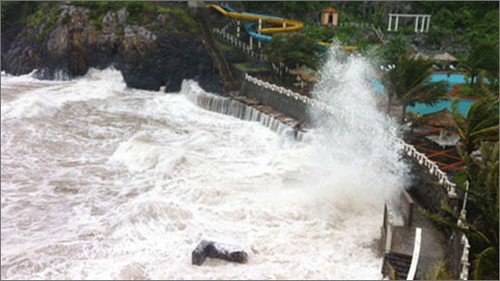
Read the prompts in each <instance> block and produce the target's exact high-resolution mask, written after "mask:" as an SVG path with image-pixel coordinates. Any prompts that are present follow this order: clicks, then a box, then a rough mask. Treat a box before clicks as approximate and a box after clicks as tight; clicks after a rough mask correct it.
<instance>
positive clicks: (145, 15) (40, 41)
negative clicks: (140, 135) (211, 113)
mask: <svg viewBox="0 0 500 281" xmlns="http://www.w3.org/2000/svg"><path fill="white" fill-rule="evenodd" d="M80 2H82V1H80ZM19 3H21V4H15V3H14V4H12V3H10V4H9V5H8V6H7V7H6V8H5V9H4V7H2V25H3V26H6V28H3V29H2V54H1V55H2V61H1V62H2V65H1V68H2V70H4V71H6V72H7V73H10V74H14V75H21V74H26V73H29V72H31V71H33V70H34V69H37V70H38V72H37V74H38V76H39V77H40V78H43V79H61V78H71V77H77V76H81V75H84V74H85V73H86V72H87V71H88V69H89V68H91V67H94V68H99V69H102V68H106V67H109V66H113V67H115V68H116V69H118V70H120V71H121V72H122V74H123V76H124V79H125V82H126V83H127V86H129V87H132V88H140V89H146V90H159V89H160V87H161V86H166V91H172V92H173V91H179V90H180V86H181V82H182V79H189V78H190V79H195V80H197V81H199V83H200V85H202V86H203V87H204V88H205V89H206V90H208V91H213V92H221V91H223V85H222V82H221V79H220V76H219V73H218V71H217V69H216V68H215V66H214V64H213V62H212V59H211V57H210V56H209V54H208V52H207V51H206V50H205V48H204V45H203V44H202V39H201V34H200V32H199V26H198V24H197V23H196V21H195V20H194V19H193V18H191V16H190V15H189V13H188V10H187V5H186V4H185V3H181V4H178V3H173V2H168V3H162V4H159V3H156V4H152V3H146V2H144V3H142V4H135V6H133V5H132V4H130V3H133V2H129V4H126V3H127V2H123V3H121V2H114V3H113V2H111V4H104V2H102V3H103V4H100V3H98V2H94V3H93V4H92V3H90V4H85V3H83V4H81V3H80V4H78V3H77V2H75V5H73V3H71V2H51V3H39V4H25V3H23V2H19ZM124 3H125V4H124ZM15 5H18V6H15ZM27 5H37V6H34V7H36V8H32V9H38V10H37V11H36V12H34V13H31V14H28V15H24V18H22V19H19V18H15V17H16V15H17V14H19V12H18V11H17V13H16V9H17V10H19V9H21V8H23V7H25V6H27ZM79 5H81V6H79ZM104 5H109V7H107V6H106V7H105V8H106V10H105V11H102V9H103V6H104ZM119 5H122V7H120V6H119ZM153 5H154V6H153ZM2 6H4V4H3V3H2ZM99 9H101V10H99ZM139 9H140V10H139ZM98 13H100V14H98ZM8 21H10V22H9V24H8V25H6V24H4V23H5V22H8Z"/></svg>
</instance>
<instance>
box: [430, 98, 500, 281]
mask: <svg viewBox="0 0 500 281" xmlns="http://www.w3.org/2000/svg"><path fill="white" fill-rule="evenodd" d="M498 106H499V102H498V98H497V97H496V96H495V95H493V94H491V93H488V95H487V96H486V97H485V98H483V99H480V100H478V101H476V102H475V103H474V104H473V105H472V106H471V108H470V109H469V112H468V113H467V116H466V117H465V118H464V117H462V115H460V113H458V111H457V100H454V101H453V102H452V110H453V117H454V120H455V122H456V124H457V128H458V131H459V134H460V142H461V143H462V146H459V147H458V148H459V149H458V151H459V153H460V156H461V157H462V159H463V161H464V164H465V169H464V171H463V172H461V173H459V174H458V175H457V176H456V181H457V186H458V187H459V188H460V189H462V190H466V187H465V185H466V182H467V183H468V186H469V188H468V192H469V195H470V196H469V198H470V199H469V200H467V210H468V212H467V219H466V220H463V219H461V218H460V214H458V213H457V212H455V211H454V210H452V208H451V207H450V206H449V205H448V204H447V203H445V202H443V209H444V210H445V211H447V212H448V213H449V214H451V215H452V216H453V217H454V218H455V219H461V221H462V223H463V225H465V226H466V229H461V230H462V231H464V232H465V233H466V234H467V237H468V238H469V242H470V245H471V254H472V255H471V259H472V271H471V273H472V277H473V278H474V279H483V280H484V279H493V280H498V276H499V272H498V263H499V259H498V253H499V250H498V247H499V243H498V232H499V201H498V200H499V170H498V165H499V162H498V159H499V150H498V140H499V134H498V129H499V126H498V122H499V113H498V109H499V107H498ZM478 147H479V148H480V151H481V154H480V155H481V156H480V157H474V156H473V152H474V151H475V149H476V148H478ZM434 218H435V219H436V218H437V217H436V216H434ZM436 220H437V221H441V222H443V221H446V220H445V219H443V218H437V219H436ZM446 225H448V226H449V227H451V228H456V227H457V225H456V224H454V223H453V222H450V221H448V222H446Z"/></svg>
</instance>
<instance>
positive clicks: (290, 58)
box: [264, 32, 318, 69]
mask: <svg viewBox="0 0 500 281" xmlns="http://www.w3.org/2000/svg"><path fill="white" fill-rule="evenodd" d="M316 45H317V43H316V41H315V40H313V39H311V38H310V37H308V36H305V35H304V34H301V33H298V32H294V33H292V34H282V35H275V36H273V38H272V39H271V40H270V41H269V43H268V44H267V45H266V46H265V47H264V53H265V55H266V58H267V61H268V62H269V63H274V64H280V63H281V64H285V65H287V66H288V67H295V66H297V65H306V66H308V67H310V68H313V69H316V68H317V64H318V58H317V57H316V52H317V47H316Z"/></svg>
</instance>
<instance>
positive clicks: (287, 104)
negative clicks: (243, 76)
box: [240, 80, 313, 124]
mask: <svg viewBox="0 0 500 281" xmlns="http://www.w3.org/2000/svg"><path fill="white" fill-rule="evenodd" d="M240 95H242V96H245V97H247V98H250V99H255V100H257V101H259V102H260V103H261V104H265V105H268V106H271V107H272V108H274V109H276V110H277V111H279V112H281V113H283V114H285V115H287V116H290V117H292V118H293V119H295V120H298V121H300V122H305V123H306V124H312V123H313V120H312V118H311V116H310V115H309V114H308V112H309V109H310V108H309V107H310V106H309V105H307V104H306V103H304V102H302V101H300V100H296V99H294V98H290V97H287V96H284V95H280V94H278V93H277V92H274V91H272V90H270V89H266V88H264V87H260V86H258V85H255V84H254V83H251V82H249V81H247V80H243V82H242V87H241V91H240Z"/></svg>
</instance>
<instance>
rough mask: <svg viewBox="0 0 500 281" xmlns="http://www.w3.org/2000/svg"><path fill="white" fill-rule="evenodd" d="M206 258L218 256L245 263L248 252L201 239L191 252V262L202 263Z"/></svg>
mask: <svg viewBox="0 0 500 281" xmlns="http://www.w3.org/2000/svg"><path fill="white" fill-rule="evenodd" d="M207 258H218V259H223V260H227V261H231V262H237V263H246V262H247V261H248V254H247V253H246V252H245V251H243V250H241V249H240V248H237V247H235V246H232V245H225V244H220V243H217V242H213V241H207V240H202V241H201V242H200V244H198V246H197V247H196V249H194V251H193V252H192V254H191V263H192V264H195V265H202V264H203V262H205V260H206V259H207Z"/></svg>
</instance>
